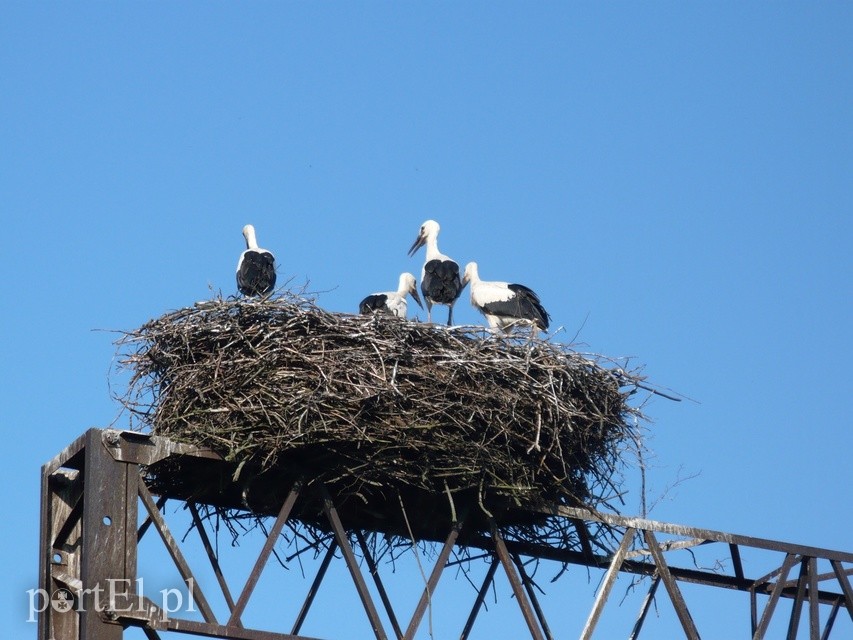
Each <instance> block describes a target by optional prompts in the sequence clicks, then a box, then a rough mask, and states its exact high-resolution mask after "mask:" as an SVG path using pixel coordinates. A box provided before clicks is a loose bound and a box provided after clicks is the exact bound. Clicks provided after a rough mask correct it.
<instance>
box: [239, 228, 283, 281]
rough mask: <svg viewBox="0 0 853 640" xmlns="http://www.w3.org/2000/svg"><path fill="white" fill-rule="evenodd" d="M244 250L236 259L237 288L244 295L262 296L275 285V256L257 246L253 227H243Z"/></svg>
mask: <svg viewBox="0 0 853 640" xmlns="http://www.w3.org/2000/svg"><path fill="white" fill-rule="evenodd" d="M243 237H244V238H246V250H245V251H244V252H243V253H241V254H240V260H238V261H237V288H238V289H239V290H240V293H242V294H243V295H244V296H264V295H266V294H268V293H269V292H270V291H272V290H273V287H275V256H273V254H272V253H270V252H269V251H267V250H266V249H261V248H260V247H259V246H258V241H257V239H256V238H255V227H253V226H252V225H250V224H247V225H246V226H245V227H243Z"/></svg>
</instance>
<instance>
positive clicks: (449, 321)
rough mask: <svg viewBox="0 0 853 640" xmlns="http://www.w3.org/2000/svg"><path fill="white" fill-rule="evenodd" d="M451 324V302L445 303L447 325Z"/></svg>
mask: <svg viewBox="0 0 853 640" xmlns="http://www.w3.org/2000/svg"><path fill="white" fill-rule="evenodd" d="M452 324H453V303H452V302H451V303H450V304H449V305H447V326H448V327H449V326H450V325H452Z"/></svg>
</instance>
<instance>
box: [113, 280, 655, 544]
mask: <svg viewBox="0 0 853 640" xmlns="http://www.w3.org/2000/svg"><path fill="white" fill-rule="evenodd" d="M118 347H119V356H118V360H119V361H120V362H121V364H122V365H123V366H125V367H128V368H129V369H130V371H131V376H130V382H129V384H128V387H127V391H126V394H125V395H124V396H122V397H121V398H120V400H121V401H122V403H123V404H124V406H125V407H126V409H127V410H129V411H130V412H131V414H132V424H133V427H134V428H136V429H149V430H150V431H151V432H152V433H153V434H155V435H160V436H166V437H169V438H171V439H174V440H177V441H181V442H186V443H191V444H194V445H200V446H202V447H207V448H210V449H213V450H214V451H216V452H217V453H219V454H220V455H221V457H222V458H223V460H224V461H223V462H222V463H221V464H220V463H216V464H214V463H212V462H210V461H209V460H204V461H203V463H200V464H196V465H195V466H194V467H193V468H191V469H187V468H186V467H181V465H180V464H176V463H174V462H170V461H168V460H167V461H165V462H161V463H158V464H156V465H153V466H152V467H151V468H149V469H148V471H147V473H148V477H149V480H150V482H151V483H152V484H153V487H154V488H155V489H156V490H159V491H160V492H161V493H162V494H164V495H177V496H182V497H186V498H193V499H195V500H197V501H199V502H202V503H205V504H207V505H212V507H213V508H215V509H217V513H219V514H222V513H226V512H229V510H234V511H233V513H236V512H242V513H244V514H245V513H247V512H248V513H251V514H254V515H265V514H267V515H268V514H274V513H276V512H277V509H278V507H279V506H280V505H281V502H282V499H283V496H284V495H286V493H287V491H288V490H289V488H290V486H292V484H293V483H294V482H295V481H296V480H297V479H301V480H302V481H304V483H305V485H306V486H307V487H308V488H309V489H310V488H311V487H315V488H317V491H316V492H315V493H314V494H312V493H311V492H310V491H308V492H307V493H306V494H305V495H306V496H308V497H307V498H305V499H303V498H300V501H299V503H298V504H299V505H300V506H299V507H298V508H297V509H296V510H295V511H294V514H295V517H296V518H297V519H298V520H299V521H301V522H302V523H304V524H306V525H308V526H309V527H318V528H319V529H323V528H324V527H323V524H322V521H323V519H322V517H321V516H322V495H325V493H321V487H323V489H322V491H326V490H327V491H328V493H329V494H330V495H332V496H334V499H335V502H336V504H337V507H338V511H339V513H340V514H341V517H342V520H343V521H344V524H345V525H346V526H347V527H351V528H361V529H368V530H372V531H378V532H382V533H383V534H386V535H390V536H404V537H405V538H407V539H409V538H412V537H413V538H417V539H438V538H439V537H441V535H442V534H441V532H442V531H443V532H444V533H445V534H446V532H447V525H448V523H452V522H453V521H455V520H457V519H460V518H462V517H463V514H464V518H465V526H464V529H465V530H466V531H467V532H470V533H473V534H476V533H478V532H483V531H487V530H488V527H489V522H490V518H493V519H494V521H495V522H496V523H497V524H498V525H499V526H501V527H505V528H506V529H507V530H512V531H514V532H515V533H516V537H520V538H525V539H535V538H537V536H540V535H542V531H547V532H548V533H546V534H544V535H545V536H546V537H553V536H554V535H556V537H557V538H561V539H562V538H565V537H566V536H569V533H568V532H567V530H562V531H558V532H557V533H556V534H555V533H554V529H553V523H552V522H551V523H549V522H548V519H547V518H546V517H544V516H542V515H541V513H542V512H541V510H540V508H541V507H547V506H553V505H554V504H567V505H585V506H592V507H597V506H599V505H600V504H601V503H602V502H606V501H608V500H611V499H612V498H614V497H615V496H618V495H619V494H620V493H621V488H620V484H621V480H620V478H621V477H622V475H621V473H620V467H621V466H622V464H623V460H624V457H625V455H624V454H625V451H626V450H627V449H630V448H633V446H634V442H635V438H636V436H637V433H636V430H637V424H638V420H637V418H638V416H639V411H638V410H637V409H636V408H632V407H631V406H629V403H628V398H629V396H630V394H631V393H632V392H633V391H634V390H636V387H635V385H636V384H637V383H638V382H639V381H640V380H641V378H639V377H633V376H631V375H629V374H625V373H623V372H622V371H621V369H616V368H615V366H613V364H612V363H608V362H607V361H606V360H604V359H602V358H597V357H590V356H585V355H581V354H579V353H576V352H575V351H573V350H571V349H570V348H568V347H566V346H564V345H559V344H555V343H552V342H548V341H543V340H539V339H536V338H531V337H529V336H527V335H518V336H517V337H515V338H512V337H504V336H495V335H492V334H491V333H489V332H486V331H484V330H483V329H482V328H480V327H470V326H469V327H452V328H446V327H440V326H435V325H430V324H425V323H419V322H411V321H406V320H402V319H397V318H389V317H387V316H386V317H382V316H354V315H348V314H340V313H331V312H327V311H324V310H322V309H320V308H318V307H317V306H316V305H315V304H314V303H313V302H311V301H308V300H305V299H303V298H301V297H298V296H296V295H292V294H285V295H283V296H281V297H276V298H272V299H261V300H258V299H239V300H233V299H221V298H217V299H214V300H211V301H205V302H200V303H197V304H196V305H195V306H193V307H190V308H185V309H180V310H178V311H174V312H171V313H168V314H166V315H164V316H162V317H160V318H156V319H154V320H151V321H150V322H148V323H146V324H145V325H143V326H142V327H140V328H139V329H137V330H135V331H130V332H126V333H124V335H123V336H122V338H121V339H120V340H119V341H118ZM311 495H313V496H314V498H311ZM561 542H563V543H566V544H568V543H574V542H576V540H572V541H568V540H561Z"/></svg>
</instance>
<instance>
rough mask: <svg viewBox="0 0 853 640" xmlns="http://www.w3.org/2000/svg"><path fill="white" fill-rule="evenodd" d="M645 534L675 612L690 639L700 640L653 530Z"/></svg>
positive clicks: (644, 532)
mask: <svg viewBox="0 0 853 640" xmlns="http://www.w3.org/2000/svg"><path fill="white" fill-rule="evenodd" d="M643 536H644V537H645V539H646V544H648V546H649V550H650V551H651V552H652V557H653V558H654V559H655V564H656V565H657V569H658V574H659V575H660V579H661V581H662V582H663V586H664V587H666V590H667V593H669V599H670V600H672V604H673V606H674V607H675V613H676V615H677V616H678V620H679V621H680V622H681V626H682V627H683V629H684V633H685V635H686V636H687V638H688V639H689V640H699V632H698V631H697V630H696V625H695V624H694V623H693V618H692V617H691V616H690V611H689V610H688V609H687V604H686V603H685V602H684V598H683V596H682V595H681V590H680V589H679V588H678V584H676V582H675V578H673V576H672V573H670V571H669V567H668V566H667V564H666V560H665V559H664V557H663V552H662V551H661V549H660V546H659V545H658V541H657V538H655V534H654V533H653V532H652V531H651V530H647V531H643Z"/></svg>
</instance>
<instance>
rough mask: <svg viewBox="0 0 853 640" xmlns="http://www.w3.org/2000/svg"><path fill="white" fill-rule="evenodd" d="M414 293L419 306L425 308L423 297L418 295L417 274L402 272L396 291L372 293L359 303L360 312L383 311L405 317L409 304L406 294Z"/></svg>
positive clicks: (367, 313)
mask: <svg viewBox="0 0 853 640" xmlns="http://www.w3.org/2000/svg"><path fill="white" fill-rule="evenodd" d="M407 294H412V298H414V299H415V302H417V303H418V306H419V307H420V308H421V309H423V308H424V306H423V305H422V304H421V298H420V296H419V295H418V288H417V283H416V282H415V276H413V275H412V274H411V273H402V274H400V284H399V286H398V287H397V290H396V291H384V292H382V293H372V294H370V295H369V296H367V297H366V298H365V299H364V300H362V301H361V302H360V303H359V305H358V312H359V313H360V314H362V315H370V314H371V313H381V314H385V315H392V316H396V317H397V318H405V317H406V310H407V308H408V305H407V303H406V295H407Z"/></svg>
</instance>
